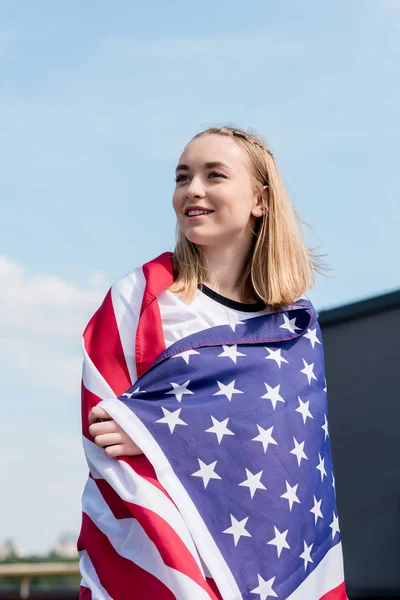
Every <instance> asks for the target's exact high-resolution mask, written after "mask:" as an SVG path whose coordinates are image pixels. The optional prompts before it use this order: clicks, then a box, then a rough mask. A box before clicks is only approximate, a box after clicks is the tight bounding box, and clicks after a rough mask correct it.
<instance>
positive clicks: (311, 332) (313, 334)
mask: <svg viewBox="0 0 400 600" xmlns="http://www.w3.org/2000/svg"><path fill="white" fill-rule="evenodd" d="M304 337H305V338H308V339H309V340H310V342H311V346H312V347H313V350H314V346H315V344H320V343H321V342H320V341H319V339H318V338H317V328H316V327H315V328H314V329H307V333H305V334H304Z"/></svg>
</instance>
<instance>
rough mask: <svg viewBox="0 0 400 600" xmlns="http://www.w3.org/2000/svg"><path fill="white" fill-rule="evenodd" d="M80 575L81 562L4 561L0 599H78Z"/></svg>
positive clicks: (1, 569) (0, 568)
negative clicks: (5, 562) (39, 582)
mask: <svg viewBox="0 0 400 600" xmlns="http://www.w3.org/2000/svg"><path fill="white" fill-rule="evenodd" d="M44 578H45V582H46V583H45V584H43V583H41V584H39V585H38V581H40V580H42V581H43V579H44ZM60 579H61V580H62V582H60ZM79 579H80V578H79V565H78V563H77V562H73V563H71V562H47V563H46V562H43V563H11V564H0V599H1V600H6V599H7V600H15V599H17V598H18V599H19V598H22V599H24V600H25V599H27V598H29V599H31V598H32V599H33V598H36V599H37V600H39V599H43V600H44V599H45V598H46V599H47V600H50V598H51V599H52V600H58V599H60V600H61V599H65V600H67V599H68V600H78V597H79ZM52 580H54V581H52Z"/></svg>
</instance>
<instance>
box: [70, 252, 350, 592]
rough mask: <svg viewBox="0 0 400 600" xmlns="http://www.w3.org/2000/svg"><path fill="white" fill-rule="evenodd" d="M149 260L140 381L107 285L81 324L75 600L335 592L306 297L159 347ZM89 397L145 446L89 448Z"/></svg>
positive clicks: (338, 569) (317, 379)
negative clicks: (82, 476)
mask: <svg viewBox="0 0 400 600" xmlns="http://www.w3.org/2000/svg"><path fill="white" fill-rule="evenodd" d="M162 256H163V257H164V258H162V260H161V262H160V261H159V262H156V264H154V262H152V263H149V264H148V265H146V266H145V267H144V273H145V275H146V289H145V291H144V296H143V302H142V311H141V312H142V317H143V318H142V319H141V323H139V332H138V336H137V338H136V359H137V365H138V367H139V368H138V375H139V378H138V379H137V380H136V381H134V382H132V381H129V382H128V378H129V370H128V368H127V367H126V361H125V363H124V360H125V355H124V351H123V344H122V343H121V336H120V329H119V327H118V324H119V319H118V314H116V311H115V308H116V305H117V302H116V295H115V294H114V297H113V293H112V292H110V294H109V296H108V298H106V300H105V302H104V304H103V306H102V307H101V309H100V313H96V315H95V317H94V319H93V320H92V322H91V324H89V327H88V329H87V330H86V333H85V352H86V353H87V354H86V366H85V367H84V378H83V379H84V385H83V390H84V393H83V400H84V402H83V404H84V408H83V419H82V421H83V428H84V440H85V441H84V445H85V451H86V456H87V459H88V463H89V466H90V470H91V476H90V477H89V480H88V483H87V486H86V488H85V492H84V495H83V524H82V531H81V536H80V540H79V549H80V555H81V571H82V577H83V581H82V588H81V590H82V591H81V598H83V599H84V598H114V599H116V600H117V599H121V600H122V599H123V600H127V599H129V598H143V599H144V598H160V599H164V598H165V599H169V598H171V599H172V598H182V599H190V600H192V599H197V598H199V599H200V598H201V599H203V598H204V599H208V598H213V599H215V598H223V599H224V600H225V599H226V600H233V599H235V600H236V599H239V598H244V599H251V598H255V599H256V600H257V599H261V600H266V599H267V598H281V599H285V600H288V599H290V600H319V599H321V598H323V599H324V600H345V599H346V598H347V596H346V591H345V584H344V576H343V564H342V547H341V538H340V531H339V524H338V516H337V509H336V501H335V490H334V483H335V482H334V475H333V469H332V460H331V450H330V438H329V428H328V413H327V398H326V382H325V375H324V357H323V347H322V339H321V332H320V329H319V326H318V322H317V318H316V314H315V311H314V309H313V307H312V305H311V304H310V303H309V302H308V301H307V300H299V301H298V302H297V303H296V304H295V305H293V306H291V307H288V308H286V309H285V310H282V311H281V312H276V313H273V314H270V315H264V316H261V317H255V318H251V319H245V320H243V321H241V322H238V323H236V324H235V325H234V326H229V325H223V326H218V327H212V328H210V329H207V330H204V331H200V332H198V333H195V334H192V335H190V336H187V337H185V338H184V339H182V340H180V341H178V342H176V343H175V344H174V345H173V346H170V347H169V348H168V349H165V348H164V349H162V340H161V335H160V328H159V323H158V324H157V320H158V319H159V313H158V312H157V304H156V293H157V289H158V290H159V289H160V287H162V286H164V287H165V286H166V283H167V281H168V277H167V276H166V271H165V269H166V270H167V273H168V272H170V271H169V270H168V268H167V267H168V260H165V255H162ZM160 265H161V267H160ZM161 275H164V276H165V277H162V276H161ZM149 332H150V333H151V335H150V339H149V336H148V335H144V336H143V337H142V338H140V336H141V335H142V334H144V333H146V334H149ZM146 345H147V346H146ZM154 346H155V348H154ZM150 347H153V350H152V351H151V353H152V356H151V357H149V356H148V357H147V359H146V356H147V355H148V354H149V352H150ZM99 348H112V354H113V356H112V358H110V357H108V358H105V355H104V352H99V350H98V349H99ZM146 348H147V350H146ZM88 349H89V350H90V349H91V353H90V355H89V353H88ZM96 353H97V354H96ZM116 357H117V359H118V362H119V367H117V366H116V362H115V361H116ZM122 359H124V360H122ZM141 360H142V363H140V361H141ZM146 360H147V363H146ZM124 364H125V366H124ZM113 377H114V378H115V377H119V380H118V382H117V384H115V381H117V380H116V379H112V378H113ZM110 379H111V381H114V385H110ZM132 383H133V385H132ZM122 388H123V390H122ZM100 400H103V401H102V403H101V406H102V407H103V408H104V409H105V410H106V411H107V412H108V413H109V414H110V415H111V416H112V417H113V418H114V419H115V420H116V421H117V422H119V423H120V424H121V425H122V426H123V428H124V429H125V430H126V431H127V432H128V434H129V435H130V436H131V437H132V439H134V440H135V442H136V443H137V444H138V445H139V446H140V447H141V449H142V450H143V451H144V454H145V456H142V457H135V458H122V459H118V460H117V459H110V458H107V457H106V456H105V454H104V451H103V449H101V448H98V447H97V446H96V445H95V444H93V441H92V439H91V437H90V435H89V433H88V431H87V412H88V411H89V410H90V408H91V406H93V405H94V404H96V403H97V402H99V401H100Z"/></svg>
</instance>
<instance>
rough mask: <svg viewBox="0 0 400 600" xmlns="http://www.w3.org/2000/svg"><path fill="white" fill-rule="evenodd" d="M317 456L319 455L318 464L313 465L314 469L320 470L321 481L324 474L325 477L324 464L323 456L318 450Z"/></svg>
mask: <svg viewBox="0 0 400 600" xmlns="http://www.w3.org/2000/svg"><path fill="white" fill-rule="evenodd" d="M318 456H319V464H318V465H317V466H316V467H315V468H316V469H318V471H320V472H321V481H323V480H324V475H325V477H327V474H326V471H325V465H324V461H325V459H324V458H321V455H320V453H319V452H318Z"/></svg>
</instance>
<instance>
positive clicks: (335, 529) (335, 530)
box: [329, 511, 340, 539]
mask: <svg viewBox="0 0 400 600" xmlns="http://www.w3.org/2000/svg"><path fill="white" fill-rule="evenodd" d="M329 527H330V528H331V529H332V539H333V538H334V537H335V535H336V534H337V533H339V531H340V529H339V519H338V517H337V516H336V515H335V511H333V521H332V523H331V524H330V525H329Z"/></svg>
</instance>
